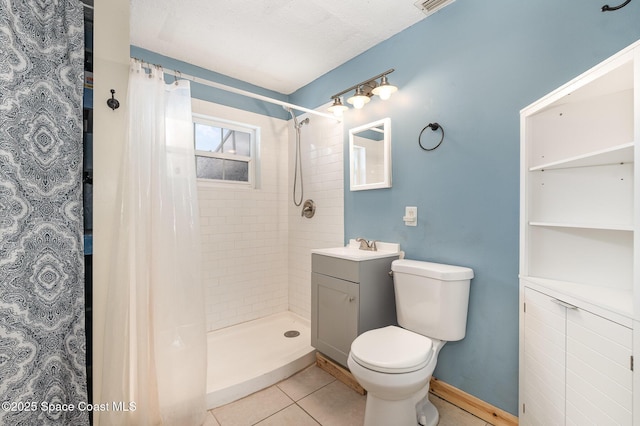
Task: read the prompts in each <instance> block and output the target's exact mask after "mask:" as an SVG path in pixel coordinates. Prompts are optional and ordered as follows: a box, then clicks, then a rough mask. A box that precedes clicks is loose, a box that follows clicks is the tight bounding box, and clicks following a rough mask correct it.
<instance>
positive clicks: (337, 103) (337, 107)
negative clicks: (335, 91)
mask: <svg viewBox="0 0 640 426" xmlns="http://www.w3.org/2000/svg"><path fill="white" fill-rule="evenodd" d="M348 109H349V107H348V106H346V105H343V104H342V101H341V100H340V97H339V96H338V97H337V98H333V105H331V106H330V107H329V108H327V110H328V111H329V112H330V113H332V114H333V115H335V116H336V117H342V113H343V112H345V111H346V110H348Z"/></svg>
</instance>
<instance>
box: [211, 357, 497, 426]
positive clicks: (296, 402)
mask: <svg viewBox="0 0 640 426" xmlns="http://www.w3.org/2000/svg"><path fill="white" fill-rule="evenodd" d="M429 398H430V399H431V401H432V402H433V403H434V404H435V406H436V407H437V408H438V411H439V412H440V423H438V425H439V426H489V425H490V424H489V423H487V422H485V421H484V420H482V419H479V418H477V417H475V416H473V415H472V414H469V413H467V412H466V411H464V410H461V409H459V408H457V407H456V406H454V405H452V404H450V403H448V402H446V401H444V400H443V399H440V398H438V397H437V396H434V395H429ZM365 400H366V397H365V396H362V395H360V394H358V393H356V392H354V391H353V390H351V389H350V388H349V387H347V386H346V385H345V384H343V383H342V382H340V381H338V380H336V379H335V378H334V377H333V376H331V375H330V374H328V373H327V372H325V371H324V370H322V369H320V368H318V367H316V366H315V365H312V366H311V367H308V368H306V369H305V370H302V371H301V372H299V373H297V374H295V375H293V376H291V377H290V378H288V379H286V380H284V381H282V382H280V383H278V384H276V385H273V386H271V387H269V388H267V389H264V390H262V391H259V392H256V393H254V394H253V395H249V396H247V397H246V398H243V399H240V400H238V401H235V402H232V403H230V404H227V405H224V406H222V407H218V408H215V409H213V410H211V411H209V412H208V413H207V416H208V417H207V421H206V423H205V426H244V425H247V426H249V425H260V426H289V425H291V426H294V425H295V426H318V425H322V426H356V425H361V424H362V423H363V421H364V406H365Z"/></svg>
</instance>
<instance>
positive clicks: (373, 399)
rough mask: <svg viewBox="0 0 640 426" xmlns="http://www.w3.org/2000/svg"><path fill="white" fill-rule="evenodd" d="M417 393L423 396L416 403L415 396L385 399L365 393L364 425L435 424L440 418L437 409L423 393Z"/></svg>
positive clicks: (430, 425) (400, 425) (410, 425)
mask: <svg viewBox="0 0 640 426" xmlns="http://www.w3.org/2000/svg"><path fill="white" fill-rule="evenodd" d="M419 393H420V394H421V395H424V396H423V397H418V398H419V400H418V403H417V404H416V402H415V401H416V399H415V398H407V399H403V400H387V399H382V398H378V397H377V396H375V395H374V394H372V393H371V392H369V393H367V403H366V407H365V412H364V426H389V425H394V426H416V425H417V424H420V425H422V426H436V425H437V424H438V421H439V420H440V414H439V413H438V410H437V409H436V407H435V405H433V404H432V403H431V401H429V398H428V396H427V395H426V394H425V393H423V392H419ZM416 396H417V395H416Z"/></svg>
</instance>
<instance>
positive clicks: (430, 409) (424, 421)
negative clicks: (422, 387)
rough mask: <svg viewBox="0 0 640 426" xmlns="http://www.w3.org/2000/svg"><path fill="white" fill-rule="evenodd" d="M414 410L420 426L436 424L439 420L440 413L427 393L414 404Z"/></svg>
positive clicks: (433, 425)
mask: <svg viewBox="0 0 640 426" xmlns="http://www.w3.org/2000/svg"><path fill="white" fill-rule="evenodd" d="M416 412H417V416H418V423H419V424H420V425H422V426H436V425H437V424H438V421H439V420H440V413H438V409H437V408H436V406H435V405H433V403H432V402H431V401H429V396H428V395H427V396H426V397H425V398H424V399H422V400H421V401H420V402H418V404H416Z"/></svg>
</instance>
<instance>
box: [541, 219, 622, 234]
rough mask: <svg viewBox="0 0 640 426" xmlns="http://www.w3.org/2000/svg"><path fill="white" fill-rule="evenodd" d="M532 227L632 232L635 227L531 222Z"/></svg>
mask: <svg viewBox="0 0 640 426" xmlns="http://www.w3.org/2000/svg"><path fill="white" fill-rule="evenodd" d="M529 225H530V226H542V227H548V228H579V229H599V230H603V231H625V232H628V231H631V232H633V228H634V227H633V225H624V224H589V223H563V222H534V221H531V222H529Z"/></svg>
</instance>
